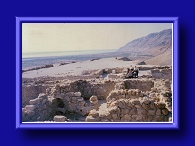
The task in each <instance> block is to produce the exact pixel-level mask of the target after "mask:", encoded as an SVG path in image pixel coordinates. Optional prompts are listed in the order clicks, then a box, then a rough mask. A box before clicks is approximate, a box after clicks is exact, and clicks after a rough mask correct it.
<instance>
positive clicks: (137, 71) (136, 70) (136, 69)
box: [133, 66, 139, 77]
mask: <svg viewBox="0 0 195 146" xmlns="http://www.w3.org/2000/svg"><path fill="white" fill-rule="evenodd" d="M133 71H134V72H136V76H137V77H138V73H139V68H138V67H136V66H135V67H134V69H133Z"/></svg>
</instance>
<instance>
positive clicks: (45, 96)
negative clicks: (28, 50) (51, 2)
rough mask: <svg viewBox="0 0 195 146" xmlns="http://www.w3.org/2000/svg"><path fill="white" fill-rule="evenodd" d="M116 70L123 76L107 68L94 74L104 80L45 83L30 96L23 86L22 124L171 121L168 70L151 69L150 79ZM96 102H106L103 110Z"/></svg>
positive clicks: (169, 70)
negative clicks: (71, 116) (76, 117)
mask: <svg viewBox="0 0 195 146" xmlns="http://www.w3.org/2000/svg"><path fill="white" fill-rule="evenodd" d="M119 71H120V72H123V74H125V69H118V70H114V69H107V70H99V71H96V72H95V73H94V74H98V75H103V74H104V73H107V74H108V73H109V74H108V76H107V79H106V78H105V79H104V78H100V79H87V80H72V81H71V80H59V81H56V82H49V81H47V84H46V85H45V86H44V87H41V91H42V90H43V89H44V92H43V93H41V94H38V95H37V92H34V91H30V93H36V94H32V95H33V96H31V97H30V96H28V95H27V93H28V90H29V89H30V88H31V89H32V87H29V88H27V87H25V86H24V88H23V95H24V96H23V99H25V100H24V104H23V108H22V121H23V122H32V121H54V122H70V121H71V120H70V119H68V118H67V117H66V115H68V114H77V115H80V116H83V117H84V118H85V119H84V120H85V121H86V122H168V121H171V120H172V119H171V118H172V88H171V86H172V81H171V79H172V75H171V69H170V68H160V69H158V68H156V69H154V68H151V70H150V71H151V74H152V77H150V78H144V77H140V78H138V79H124V78H119V77H120V76H121V75H118V73H119ZM109 75H110V76H111V77H109ZM113 76H117V77H118V78H116V77H113ZM161 77H162V78H161ZM165 78H166V79H165ZM49 83H51V84H49ZM46 87H47V88H46ZM36 91H37V90H36ZM35 96H36V97H35ZM26 97H28V98H26ZM99 100H105V103H106V105H107V107H106V110H104V111H101V110H100V109H99V105H98V101H99ZM27 101H28V102H27Z"/></svg>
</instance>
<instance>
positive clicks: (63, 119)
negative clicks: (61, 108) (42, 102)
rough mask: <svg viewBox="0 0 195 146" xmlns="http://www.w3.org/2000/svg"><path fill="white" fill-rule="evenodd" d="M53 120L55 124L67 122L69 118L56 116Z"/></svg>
mask: <svg viewBox="0 0 195 146" xmlns="http://www.w3.org/2000/svg"><path fill="white" fill-rule="evenodd" d="M53 120H54V121H55V122H65V121H66V120H67V118H66V117H65V116H55V117H54V119H53Z"/></svg>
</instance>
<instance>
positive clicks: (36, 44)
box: [22, 23, 172, 53]
mask: <svg viewBox="0 0 195 146" xmlns="http://www.w3.org/2000/svg"><path fill="white" fill-rule="evenodd" d="M170 28H172V23H23V24H22V53H39V52H58V51H74V50H100V49H101V50H108V49H119V48H120V47H122V46H124V45H126V44H127V43H128V42H130V41H132V40H134V39H137V38H139V37H143V36H146V35H148V34H150V33H154V32H159V31H162V30H164V29H170Z"/></svg>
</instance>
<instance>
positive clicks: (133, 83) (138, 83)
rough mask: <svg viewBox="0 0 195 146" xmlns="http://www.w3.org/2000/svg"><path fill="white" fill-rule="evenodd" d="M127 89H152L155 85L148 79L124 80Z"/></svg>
mask: <svg viewBox="0 0 195 146" xmlns="http://www.w3.org/2000/svg"><path fill="white" fill-rule="evenodd" d="M124 86H125V89H139V90H141V91H150V90H151V88H152V87H154V82H153V81H151V80H147V79H141V80H140V79H131V80H125V81H124Z"/></svg>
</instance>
